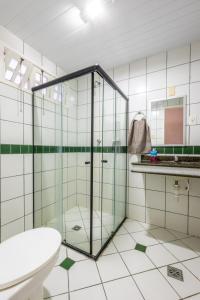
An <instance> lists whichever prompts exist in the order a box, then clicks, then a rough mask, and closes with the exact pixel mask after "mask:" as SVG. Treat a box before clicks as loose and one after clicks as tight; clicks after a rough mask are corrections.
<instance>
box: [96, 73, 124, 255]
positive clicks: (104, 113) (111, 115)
mask: <svg viewBox="0 0 200 300" xmlns="http://www.w3.org/2000/svg"><path fill="white" fill-rule="evenodd" d="M94 81H95V84H94V87H95V88H94V100H95V102H94V107H95V110H94V152H95V153H94V176H93V187H94V195H93V201H94V210H93V251H94V255H96V254H98V251H100V250H101V249H102V247H103V246H104V245H105V244H106V243H107V241H108V239H109V237H110V236H111V235H112V234H113V233H114V232H115V231H116V230H117V228H118V227H119V225H120V224H121V223H122V222H123V220H124V218H125V207H126V105H127V101H125V100H124V99H123V98H122V97H121V96H120V94H119V93H118V92H117V91H116V90H115V89H114V88H113V87H112V86H111V85H109V83H108V82H107V81H106V80H104V79H103V78H102V77H101V76H100V75H99V74H97V73H95V77H94Z"/></svg>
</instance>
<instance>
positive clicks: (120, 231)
mask: <svg viewBox="0 0 200 300" xmlns="http://www.w3.org/2000/svg"><path fill="white" fill-rule="evenodd" d="M121 234H127V230H126V229H125V227H124V226H123V225H122V226H121V227H120V229H119V230H118V231H117V232H116V236H117V235H121Z"/></svg>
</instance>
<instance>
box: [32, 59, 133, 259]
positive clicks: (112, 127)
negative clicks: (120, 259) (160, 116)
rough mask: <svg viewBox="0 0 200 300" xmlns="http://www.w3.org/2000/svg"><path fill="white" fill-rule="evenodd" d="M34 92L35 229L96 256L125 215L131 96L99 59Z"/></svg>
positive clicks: (36, 88) (38, 87) (91, 255)
mask: <svg viewBox="0 0 200 300" xmlns="http://www.w3.org/2000/svg"><path fill="white" fill-rule="evenodd" d="M32 91H33V98H32V101H33V103H32V104H33V145H34V146H33V149H34V151H33V152H34V153H33V168H34V176H33V194H34V201H33V203H34V207H33V211H34V227H41V226H48V227H53V228H56V229H57V230H59V232H60V233H61V235H62V239H63V244H65V245H67V246H69V247H71V248H73V249H75V250H77V251H79V252H82V253H84V254H86V255H88V256H89V257H93V258H94V259H97V258H98V256H99V255H100V254H101V252H102V251H103V249H104V248H105V247H106V245H107V244H108V243H109V241H110V240H111V238H112V237H113V236H114V234H115V233H116V231H117V230H118V229H119V228H120V226H121V224H122V223H123V222H124V220H125V218H126V197H127V189H126V185H127V108H128V99H127V97H126V96H125V95H124V94H123V92H122V91H121V90H120V89H119V87H118V86H117V85H116V83H114V81H113V80H112V79H111V78H110V77H109V76H108V75H107V74H106V73H105V71H104V70H103V69H102V68H101V67H100V66H98V65H95V66H92V67H89V68H86V69H83V70H80V71H78V72H75V73H72V74H69V75H66V76H63V77H61V78H58V79H55V80H53V81H50V82H48V83H45V84H42V85H40V86H36V87H34V88H33V89H32Z"/></svg>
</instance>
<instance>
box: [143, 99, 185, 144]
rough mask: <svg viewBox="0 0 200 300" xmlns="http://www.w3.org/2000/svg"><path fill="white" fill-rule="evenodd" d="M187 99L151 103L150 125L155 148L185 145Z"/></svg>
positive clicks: (153, 101)
mask: <svg viewBox="0 0 200 300" xmlns="http://www.w3.org/2000/svg"><path fill="white" fill-rule="evenodd" d="M185 103H186V99H185V97H176V98H170V99H165V100H157V101H155V100H152V101H151V102H150V115H149V125H150V129H151V141H152V145H154V146H163V145H185V144H186V134H185V128H186V116H185V111H186V110H185Z"/></svg>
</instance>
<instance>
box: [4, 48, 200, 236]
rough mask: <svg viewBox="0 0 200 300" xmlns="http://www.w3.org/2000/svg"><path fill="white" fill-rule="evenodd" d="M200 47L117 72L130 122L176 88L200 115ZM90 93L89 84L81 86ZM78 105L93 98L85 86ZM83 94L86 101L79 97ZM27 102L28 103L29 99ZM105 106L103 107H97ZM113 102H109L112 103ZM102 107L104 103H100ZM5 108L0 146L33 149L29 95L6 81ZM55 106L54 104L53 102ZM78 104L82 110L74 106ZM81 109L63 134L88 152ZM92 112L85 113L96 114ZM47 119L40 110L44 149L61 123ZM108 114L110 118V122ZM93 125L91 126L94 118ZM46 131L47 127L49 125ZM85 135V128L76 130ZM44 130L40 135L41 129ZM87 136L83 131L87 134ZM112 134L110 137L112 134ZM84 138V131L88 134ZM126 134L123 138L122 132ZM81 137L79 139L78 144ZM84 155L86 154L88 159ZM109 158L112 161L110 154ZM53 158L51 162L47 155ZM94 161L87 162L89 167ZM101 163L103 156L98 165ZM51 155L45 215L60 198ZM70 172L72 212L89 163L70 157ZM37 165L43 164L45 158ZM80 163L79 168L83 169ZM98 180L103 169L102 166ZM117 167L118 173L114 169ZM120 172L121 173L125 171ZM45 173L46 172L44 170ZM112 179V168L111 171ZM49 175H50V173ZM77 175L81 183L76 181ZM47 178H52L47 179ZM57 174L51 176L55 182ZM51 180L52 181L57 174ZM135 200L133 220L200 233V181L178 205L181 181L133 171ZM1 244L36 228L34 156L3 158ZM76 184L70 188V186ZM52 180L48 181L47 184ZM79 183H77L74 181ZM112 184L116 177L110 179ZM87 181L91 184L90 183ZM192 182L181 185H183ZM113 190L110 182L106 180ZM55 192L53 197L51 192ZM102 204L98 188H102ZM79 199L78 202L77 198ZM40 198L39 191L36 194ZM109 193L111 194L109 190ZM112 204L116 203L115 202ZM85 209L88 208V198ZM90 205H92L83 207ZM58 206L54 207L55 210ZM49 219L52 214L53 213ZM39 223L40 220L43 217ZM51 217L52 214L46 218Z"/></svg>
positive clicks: (108, 93)
mask: <svg viewBox="0 0 200 300" xmlns="http://www.w3.org/2000/svg"><path fill="white" fill-rule="evenodd" d="M199 70H200V43H192V44H191V45H189V46H185V47H182V48H179V49H175V50H170V51H168V52H164V53H161V54H158V55H154V56H151V57H147V58H143V59H140V60H138V61H136V62H133V63H130V64H127V65H125V66H121V67H119V68H115V69H113V70H110V71H109V74H110V75H111V76H112V77H113V78H114V80H116V81H117V84H118V85H119V86H120V87H121V88H122V90H123V91H124V92H125V94H127V95H128V96H129V98H130V112H129V117H130V120H131V118H132V117H133V116H134V114H135V113H136V112H137V111H138V110H140V111H144V113H145V114H148V103H149V101H150V100H152V99H158V98H161V99H164V98H165V97H166V95H167V87H168V86H171V85H175V87H176V95H177V96H183V95H184V96H185V95H186V96H187V107H188V111H190V112H192V111H195V112H196V113H198V114H200V111H199V109H200V105H199V103H200V96H199V95H200V72H199ZM82 84H83V86H82V87H84V82H83V83H82ZM79 89H80V90H79V93H80V94H81V97H78V106H80V107H82V108H83V106H84V105H85V104H86V103H85V101H86V94H85V93H84V88H82V90H81V83H80V85H79ZM78 96H79V95H78ZM112 97H113V94H112V90H110V89H109V87H108V86H105V99H107V106H106V109H107V111H105V112H104V113H105V123H106V122H108V124H107V126H108V128H110V127H111V123H112V118H111V115H112V114H111V113H110V110H112V103H111V102H112V101H111V99H112ZM22 100H23V101H22ZM109 101H110V102H109ZM96 102H97V103H98V101H96ZM109 103H110V104H109ZM99 104H100V103H99ZM0 105H1V116H0V122H1V124H0V125H1V126H0V127H1V131H0V142H1V143H4V144H5V143H12V144H31V142H32V127H31V124H32V120H31V116H32V115H31V95H30V94H28V93H24V95H23V97H22V94H21V93H19V91H18V90H17V89H15V88H13V87H10V86H8V85H7V84H3V83H0ZM46 105H48V103H46ZM74 106H75V105H74ZM80 107H79V108H78V110H77V111H76V109H75V107H73V104H72V105H71V110H70V115H67V114H66V118H65V120H64V121H63V122H65V125H66V127H67V128H70V130H69V131H68V132H70V134H68V135H65V132H64V133H63V135H64V138H63V139H64V143H66V145H73V146H75V145H79V144H78V143H79V142H80V145H81V146H82V145H83V144H82V143H84V142H85V141H86V140H88V133H87V137H86V136H85V129H86V128H85V126H86V123H85V122H84V121H82V120H81V119H84V118H82V114H83V110H82V109H81V110H80ZM88 108H89V107H87V108H86V111H85V112H84V114H87V115H88V116H89V115H90V112H89V110H88ZM45 113H46V114H45V115H44V116H43V124H42V123H41V114H42V109H41V108H40V109H38V117H39V118H38V127H39V128H42V127H43V132H41V133H43V135H44V137H45V139H44V140H43V142H44V143H45V144H52V145H54V144H56V142H57V140H56V138H55V135H54V133H55V131H54V129H53V128H51V125H52V120H53V119H52V118H54V116H53V114H52V111H51V109H50V107H49V106H48V109H47V106H45ZM101 114H102V111H101V105H98V104H97V106H96V115H95V122H96V125H95V127H96V128H97V135H96V137H98V136H99V134H100V133H101V122H100V118H99V119H98V117H100V116H101ZM106 116H108V118H107V121H106ZM76 118H78V119H79V124H78V127H77V128H76ZM88 121H89V122H90V120H88ZM42 125H44V126H42ZM186 125H187V127H188V142H189V143H190V144H193V145H195V144H197V145H198V144H200V138H199V136H200V135H199V129H200V124H199V125H195V126H189V125H188V123H187V124H186ZM77 129H78V130H77ZM38 130H39V129H38ZM82 131H83V132H82ZM108 132H109V131H108ZM81 133H83V134H82V135H81ZM122 134H123V133H122ZM38 136H39V139H38V141H37V143H38V144H40V143H41V139H40V137H41V135H38ZM77 137H78V139H77ZM105 138H106V139H107V141H108V142H110V141H111V138H110V136H109V135H108V136H107V137H105ZM81 155H84V154H83V153H82V154H81ZM107 156H108V160H110V158H109V154H108V155H107ZM46 158H47V156H46ZM87 159H88V157H87V155H86V157H84V161H85V160H87ZM98 159H100V158H99V157H98V158H97V160H96V161H98ZM53 161H54V160H53V159H52V157H48V158H47V160H46V161H45V160H44V161H43V163H44V164H45V165H44V168H46V167H45V166H47V167H49V168H50V169H48V170H45V172H44V173H45V174H43V181H44V183H45V185H46V187H47V189H45V192H44V191H43V196H44V197H43V199H44V203H43V204H42V203H40V202H38V204H37V205H38V211H39V210H40V208H41V205H47V206H48V205H49V204H52V203H53V202H54V200H55V198H53V195H54V192H53V189H52V186H51V184H50V183H49V182H50V180H51V178H52V176H53V173H52V174H50V173H51V172H52V170H53V166H52V162H53ZM63 161H65V162H66V164H64V168H66V170H65V172H64V191H63V193H64V195H65V198H66V199H70V201H67V202H66V205H67V206H68V207H69V206H73V205H74V203H76V201H82V200H81V199H83V198H82V196H81V197H79V196H78V195H80V194H81V193H82V192H83V191H85V192H86V193H85V192H84V193H85V195H87V189H88V185H85V182H84V183H83V180H82V179H83V178H82V176H83V177H84V178H87V175H88V174H87V171H86V172H85V171H84V172H85V173H84V172H83V170H82V169H81V165H80V164H81V161H83V157H81V158H80V157H79V156H78V155H77V154H66V155H64V157H63ZM38 162H39V163H38V164H37V163H36V167H37V165H40V164H41V160H40V157H39V156H38ZM77 162H78V163H77ZM96 169H97V172H96V173H97V176H100V174H98V166H97V168H96ZM111 169H112V167H111ZM119 169H120V168H119ZM38 171H39V170H38ZM107 171H108V173H107V174H109V170H107ZM49 172H50V173H49ZM77 174H78V176H79V177H76V176H77ZM46 175H48V177H47V176H46ZM49 175H50V176H49ZM51 175H52V176H51ZM129 175H130V176H129V192H128V194H129V200H128V216H129V217H131V218H135V219H137V220H140V221H143V222H148V223H153V224H157V225H161V226H165V227H167V228H171V229H177V230H180V231H183V232H188V233H190V234H195V235H200V230H199V228H200V214H199V213H198V211H199V208H200V204H199V203H200V190H199V186H200V180H199V179H189V184H190V189H189V192H186V191H185V190H181V191H182V192H181V195H180V197H179V198H178V199H177V198H175V197H174V194H173V189H172V184H173V182H174V179H173V178H171V177H165V176H157V177H155V176H152V175H143V174H138V173H137V174H133V173H129ZM0 177H1V240H4V239H6V238H8V237H9V236H12V235H13V234H15V233H18V232H21V231H23V230H25V229H28V228H31V227H32V156H31V155H30V154H24V155H21V154H15V155H1V174H0ZM66 177H67V178H69V181H70V183H69V182H68V180H65V179H66ZM47 178H48V180H47V181H46V179H47ZM75 178H76V179H77V184H76V183H75V182H76V180H75ZM105 180H107V181H109V180H110V176H107V179H106V177H105ZM86 181H87V180H86ZM186 182H187V179H185V180H183V181H182V184H183V186H184V185H185V183H186ZM40 184H41V177H39V178H38V181H37V182H36V186H38V188H37V190H38V191H42V189H41V187H40ZM106 184H107V185H109V184H110V182H106ZM47 191H48V192H47ZM95 192H96V196H95V199H94V200H95V201H96V203H98V201H99V190H98V185H96V191H95ZM75 193H77V198H76V196H75ZM37 194H38V196H39V197H41V196H40V195H39V194H40V193H39V192H37V193H36V195H37ZM107 195H109V189H108V190H107ZM108 198H109V197H108ZM85 199H86V203H87V197H86V198H85ZM84 203H85V202H84ZM52 207H53V206H52ZM47 213H48V214H51V213H52V210H50V209H49V211H47ZM38 217H40V216H39V215H38ZM45 217H46V216H45Z"/></svg>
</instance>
